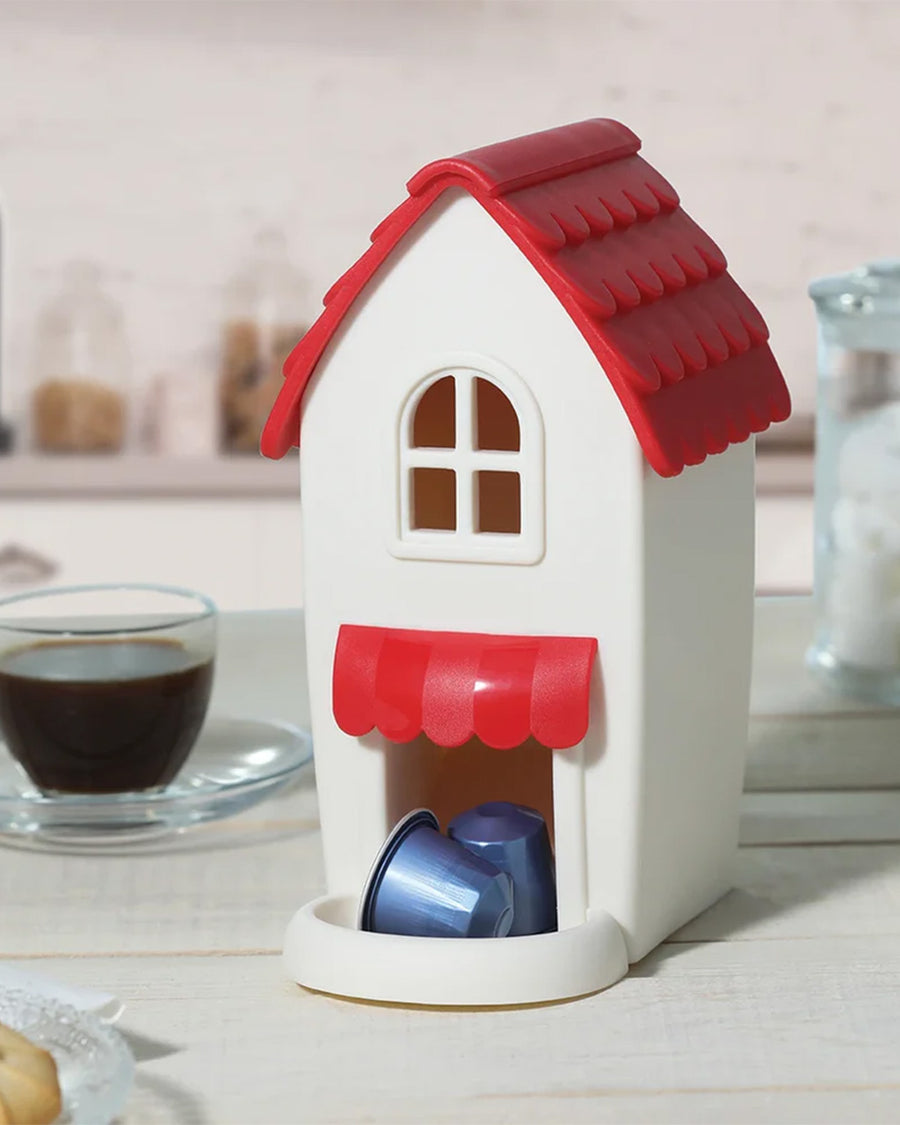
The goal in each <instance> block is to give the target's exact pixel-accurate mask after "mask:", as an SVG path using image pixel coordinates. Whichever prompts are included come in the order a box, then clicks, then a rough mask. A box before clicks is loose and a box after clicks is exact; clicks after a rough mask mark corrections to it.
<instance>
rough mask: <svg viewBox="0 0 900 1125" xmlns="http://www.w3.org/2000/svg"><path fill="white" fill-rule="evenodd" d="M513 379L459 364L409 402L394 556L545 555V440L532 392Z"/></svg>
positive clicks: (531, 558)
mask: <svg viewBox="0 0 900 1125" xmlns="http://www.w3.org/2000/svg"><path fill="white" fill-rule="evenodd" d="M514 378H515V377H514V376H512V373H511V372H504V379H503V384H502V385H501V381H500V379H498V378H497V377H495V376H494V375H493V374H488V373H487V372H485V371H483V370H481V369H480V368H477V369H476V368H471V367H462V366H460V367H456V366H454V367H453V368H443V369H441V370H440V371H439V372H436V373H434V374H433V375H431V376H430V377H429V378H428V379H427V380H425V382H424V383H423V384H420V386H419V387H418V388H417V389H416V391H415V392H414V393H413V394H412V395H411V397H410V399H409V401H408V402H407V406H406V409H405V410H404V412H403V416H402V418H401V423H400V435H399V436H400V451H399V452H400V457H399V466H400V488H399V490H398V491H399V497H400V513H399V515H400V519H399V530H400V537H399V542H398V543H397V544H396V550H395V554H398V555H405V556H409V555H411V556H414V557H418V558H434V559H447V560H451V559H465V560H469V561H482V562H520V563H531V562H536V561H537V560H538V559H539V558H540V557H541V555H542V554H543V479H542V477H543V455H542V454H543V450H542V442H543V435H542V430H541V424H540V416H539V415H538V412H537V407H536V406H535V404H534V402H533V400H532V399H531V397H530V395H528V394H527V392H526V391H525V389H524V387H522V386H519V387H516V388H512V387H510V385H509V383H510V381H511V379H514ZM516 381H517V380H516ZM517 382H518V381H517ZM514 396H515V397H514Z"/></svg>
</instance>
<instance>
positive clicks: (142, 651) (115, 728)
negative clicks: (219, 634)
mask: <svg viewBox="0 0 900 1125" xmlns="http://www.w3.org/2000/svg"><path fill="white" fill-rule="evenodd" d="M215 649H216V607H215V605H214V604H213V602H212V601H211V600H210V599H209V598H206V597H204V596H203V595H202V594H197V593H194V592H192V591H189V590H180V589H176V588H174V587H164V586H149V585H140V584H123V585H115V586H81V587H72V588H68V589H50V590H43V591H39V592H37V593H32V594H19V595H16V596H14V597H10V598H5V599H2V600H0V736H2V738H3V740H4V742H5V743H6V746H7V748H8V750H9V752H10V754H11V755H12V756H13V758H15V759H16V761H17V762H18V763H19V765H20V766H21V768H22V769H23V770H24V771H25V772H26V773H27V774H28V776H29V777H30V778H31V780H32V782H33V783H34V785H35V786H36V787H37V788H38V789H39V790H40V791H41V792H42V793H44V794H48V795H55V794H71V793H80V794H110V793H134V792H142V791H144V792H145V791H154V790H161V789H164V788H165V787H166V786H168V785H169V784H170V783H171V782H172V781H173V780H174V778H175V776H176V775H177V774H178V771H179V770H180V769H181V767H182V766H183V765H184V763H185V761H186V760H187V757H188V755H189V754H190V752H191V749H192V747H193V746H194V743H195V742H196V739H197V736H198V735H199V733H200V728H201V727H202V725H203V721H204V719H205V717H206V711H207V706H208V704H209V697H210V693H211V691H212V683H213V669H214V661H215Z"/></svg>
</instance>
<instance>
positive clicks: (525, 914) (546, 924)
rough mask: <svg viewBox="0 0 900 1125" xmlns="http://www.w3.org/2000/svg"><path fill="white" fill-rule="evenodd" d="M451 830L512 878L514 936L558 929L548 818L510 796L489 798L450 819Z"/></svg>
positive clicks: (448, 832) (466, 845)
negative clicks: (508, 798) (505, 798)
mask: <svg viewBox="0 0 900 1125" xmlns="http://www.w3.org/2000/svg"><path fill="white" fill-rule="evenodd" d="M447 834H448V835H449V837H450V838H451V839H452V840H456V841H458V842H459V843H460V844H462V845H463V846H464V847H466V848H468V850H469V851H470V852H472V854H473V855H477V856H479V857H480V858H482V859H486V860H488V862H490V863H492V864H493V865H494V866H495V867H496V868H498V869H499V870H500V871H505V872H507V874H509V875H510V876H511V877H512V881H513V894H514V897H515V920H514V922H513V924H512V928H511V929H510V931H509V935H510V937H515V936H517V935H520V934H545V933H549V932H550V931H551V930H555V929H556V869H555V866H554V863H553V853H552V851H551V850H550V837H549V835H548V834H547V825H546V823H545V822H544V818H543V817H542V816H541V814H540V813H539V812H537V811H536V810H535V809H530V808H527V807H526V806H525V805H514V804H512V803H511V802H510V801H488V802H487V803H485V804H483V805H478V806H477V807H476V808H474V809H469V810H468V812H464V813H460V815H459V816H457V817H455V818H454V819H453V820H452V821H451V822H450V827H449V828H448V830H447Z"/></svg>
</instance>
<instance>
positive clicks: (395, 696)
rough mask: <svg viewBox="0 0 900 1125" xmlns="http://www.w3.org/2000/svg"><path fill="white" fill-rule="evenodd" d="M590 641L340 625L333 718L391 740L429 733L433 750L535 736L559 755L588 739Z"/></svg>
mask: <svg viewBox="0 0 900 1125" xmlns="http://www.w3.org/2000/svg"><path fill="white" fill-rule="evenodd" d="M596 655H597V642H596V641H595V640H594V639H593V638H591V637H507V636H497V635H495V634H489V633H436V632H425V631H422V630H417V629H379V628H374V627H372V626H368V625H342V626H341V629H340V632H339V633H338V641H337V648H336V649H335V653H334V671H333V679H332V703H333V708H334V718H335V721H336V722H337V724H338V726H339V727H340V728H341V730H342V731H344V732H345V733H346V734H351V735H353V736H354V737H357V738H359V737H361V736H362V735H364V734H368V733H369V731H371V730H372V729H374V728H377V729H378V731H379V732H380V733H381V734H383V735H384V737H385V738H389V739H390V740H391V741H392V742H409V741H410V740H411V739H413V738H415V737H416V736H417V735H419V734H421V733H423V732H424V733H425V734H426V735H427V736H428V737H429V738H430V739H431V740H432V742H434V743H436V744H437V745H438V746H462V744H463V743H464V742H467V741H468V740H469V739H470V738H471V737H472V736H473V735H477V736H478V737H479V738H480V739H481V741H482V742H484V743H485V744H486V745H488V746H491V747H493V748H494V749H495V750H509V749H512V748H513V747H514V746H520V745H521V744H522V743H523V742H524V741H525V740H526V739H527V738H528V737H529V736H530V735H533V736H534V738H536V739H537V741H538V742H540V743H541V744H542V745H544V746H549V747H550V748H551V749H553V750H565V749H567V748H568V747H569V746H575V745H576V744H577V743H579V742H580V741H581V740H582V739H583V738H584V736H585V734H586V733H587V729H588V723H589V722H590V683H591V669H592V667H593V663H594V659H595V657H596Z"/></svg>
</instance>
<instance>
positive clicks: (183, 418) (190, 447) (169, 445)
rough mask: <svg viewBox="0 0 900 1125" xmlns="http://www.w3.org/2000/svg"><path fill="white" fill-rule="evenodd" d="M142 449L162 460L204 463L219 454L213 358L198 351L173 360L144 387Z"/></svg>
mask: <svg viewBox="0 0 900 1125" xmlns="http://www.w3.org/2000/svg"><path fill="white" fill-rule="evenodd" d="M140 432H141V446H142V448H144V449H145V450H147V452H149V453H156V454H159V455H160V456H163V457H174V458H194V459H198V458H199V459H208V458H211V457H215V456H216V455H217V454H218V452H219V441H218V439H219V418H218V396H217V380H216V369H215V357H214V356H213V355H212V354H210V352H209V351H207V350H203V349H198V350H196V351H193V352H187V353H186V354H179V355H173V356H172V357H171V358H170V359H169V360H168V361H167V362H166V363H165V364H164V365H163V367H162V368H161V369H160V370H158V371H157V372H156V374H154V375H153V376H152V377H151V378H150V380H149V381H148V383H147V386H146V389H145V393H144V395H143V402H142V408H141V427H140Z"/></svg>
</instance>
